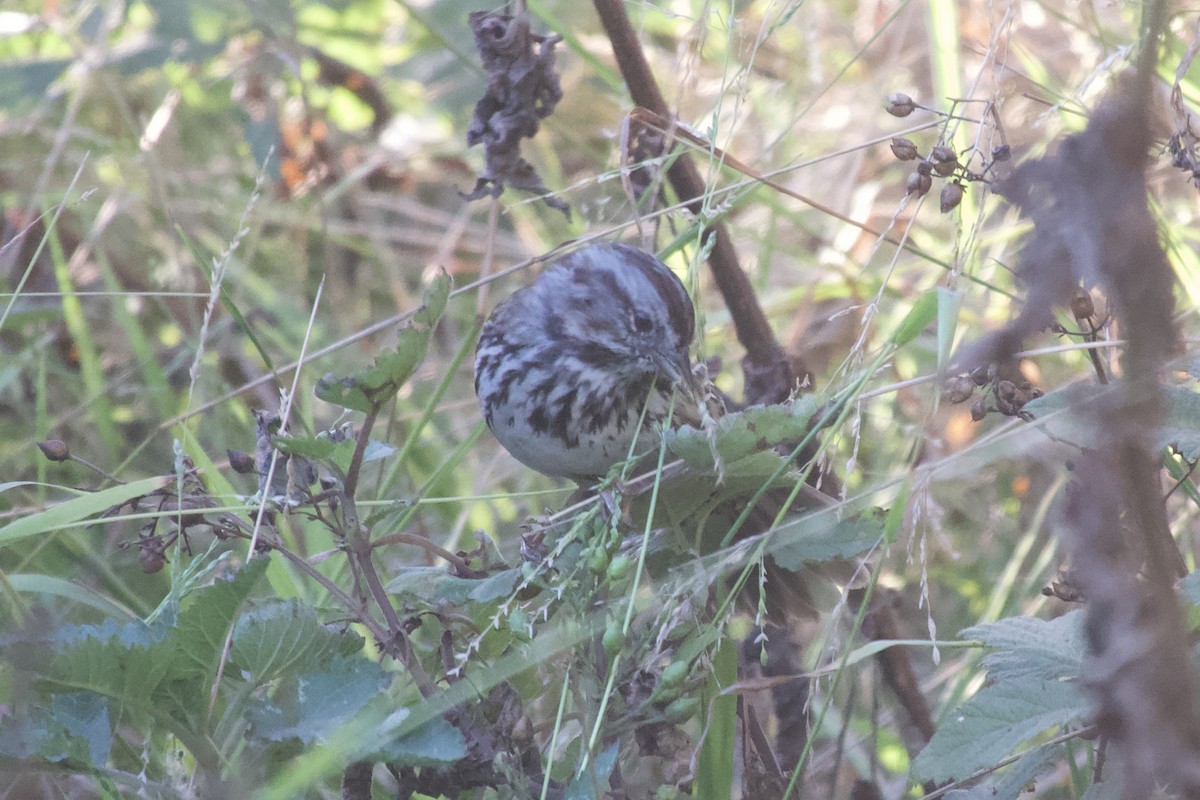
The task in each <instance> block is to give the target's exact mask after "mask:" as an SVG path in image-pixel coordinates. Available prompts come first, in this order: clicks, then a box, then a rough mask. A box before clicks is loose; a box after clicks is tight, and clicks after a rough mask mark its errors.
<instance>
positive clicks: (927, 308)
mask: <svg viewBox="0 0 1200 800" xmlns="http://www.w3.org/2000/svg"><path fill="white" fill-rule="evenodd" d="M939 299H940V295H939V294H938V291H937V290H936V289H933V290H930V291H928V292H925V293H924V294H923V295H921V297H920V299H919V300H917V302H916V304H915V305H913V307H912V309H911V310H910V311H909V312H908V314H907V316H905V317H904V320H903V321H902V322H901V323H900V326H899V327H898V328H896V332H895V333H893V334H892V344H894V345H896V347H903V346H904V345H906V344H908V343H909V342H911V341H912V340H913V339H915V338H917V337H918V336H920V335H921V332H922V331H924V330H925V328H927V327H928V326H929V323H930V322H933V320H934V318H935V317H936V316H937V315H938V308H939V306H940V302H939Z"/></svg>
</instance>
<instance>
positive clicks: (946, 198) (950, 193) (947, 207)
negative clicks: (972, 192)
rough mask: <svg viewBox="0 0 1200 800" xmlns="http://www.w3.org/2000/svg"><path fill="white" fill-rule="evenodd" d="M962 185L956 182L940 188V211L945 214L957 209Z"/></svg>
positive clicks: (961, 196)
mask: <svg viewBox="0 0 1200 800" xmlns="http://www.w3.org/2000/svg"><path fill="white" fill-rule="evenodd" d="M962 198H963V185H962V184H961V183H959V182H958V181H954V182H953V183H947V184H946V185H945V186H943V187H942V196H941V200H940V203H941V209H942V213H943V214H945V213H946V212H947V211H953V210H954V209H956V208H958V204H959V203H961V202H962Z"/></svg>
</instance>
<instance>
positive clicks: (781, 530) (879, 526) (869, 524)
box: [767, 509, 887, 570]
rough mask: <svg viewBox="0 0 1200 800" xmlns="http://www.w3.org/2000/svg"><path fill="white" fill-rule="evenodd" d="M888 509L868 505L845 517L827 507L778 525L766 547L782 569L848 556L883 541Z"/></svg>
mask: <svg viewBox="0 0 1200 800" xmlns="http://www.w3.org/2000/svg"><path fill="white" fill-rule="evenodd" d="M886 523H887V512H886V511H883V510H882V509H871V510H869V511H865V512H863V513H861V514H856V515H854V516H852V517H848V518H846V519H838V518H837V516H836V515H834V514H833V513H832V512H829V511H821V512H817V513H814V514H808V515H806V516H803V517H800V518H799V519H796V520H793V521H791V522H787V523H785V524H783V525H780V526H779V527H778V528H776V529H775V531H774V532H773V533H772V534H771V544H770V545H769V546H768V548H767V551H768V552H769V553H770V554H771V557H772V558H774V559H775V561H776V563H778V564H779V566H781V567H783V568H784V569H791V570H796V569H800V568H801V567H802V566H804V565H805V564H815V563H819V562H822V561H829V560H831V559H834V558H849V557H850V556H855V555H858V554H859V553H863V552H865V551H867V550H869V549H870V548H872V547H874V546H876V545H877V544H879V543H880V542H882V541H883V538H884V529H885V526H886Z"/></svg>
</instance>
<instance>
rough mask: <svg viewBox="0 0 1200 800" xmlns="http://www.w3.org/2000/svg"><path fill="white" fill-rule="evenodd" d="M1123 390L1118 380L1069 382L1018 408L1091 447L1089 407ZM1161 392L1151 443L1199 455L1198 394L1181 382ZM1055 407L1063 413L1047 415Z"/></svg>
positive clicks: (1188, 455) (1063, 436) (1189, 457)
mask: <svg viewBox="0 0 1200 800" xmlns="http://www.w3.org/2000/svg"><path fill="white" fill-rule="evenodd" d="M1123 390H1124V385H1123V384H1122V383H1121V382H1120V381H1115V382H1113V383H1110V384H1109V385H1108V386H1103V387H1102V386H1092V385H1084V384H1073V385H1071V386H1067V387H1064V388H1062V389H1058V390H1056V391H1053V392H1050V393H1049V394H1046V395H1043V396H1042V397H1039V398H1037V399H1035V400H1030V401H1029V402H1028V403H1026V404H1025V406H1024V407H1023V409H1022V410H1024V411H1027V412H1029V413H1030V414H1032V415H1033V416H1034V418H1035V419H1039V420H1047V421H1046V422H1045V425H1046V430H1047V431H1048V432H1049V433H1051V434H1052V435H1053V436H1055V437H1056V438H1060V439H1064V440H1065V441H1067V442H1070V443H1073V444H1076V445H1079V446H1081V447H1094V446H1096V445H1097V444H1098V439H1097V432H1096V426H1095V424H1094V417H1093V415H1092V414H1091V413H1090V412H1091V410H1092V409H1095V408H1096V403H1097V402H1098V400H1099V399H1100V397H1101V396H1102V395H1106V394H1108V393H1109V392H1119V391H1123ZM1163 396H1164V398H1165V401H1166V411H1167V413H1166V419H1164V421H1163V424H1162V425H1161V426H1160V427H1159V428H1158V431H1157V433H1156V435H1155V441H1154V446H1155V447H1168V446H1170V447H1174V448H1175V449H1176V450H1177V451H1178V452H1179V453H1180V455H1182V456H1183V457H1184V458H1185V459H1187V460H1188V461H1194V460H1196V459H1198V458H1200V394H1198V393H1196V392H1193V391H1191V390H1190V389H1187V388H1185V387H1182V386H1167V387H1165V388H1164V389H1163ZM1068 409H1069V410H1068ZM1058 411H1064V412H1066V413H1062V414H1058V415H1057V416H1054V417H1053V418H1050V416H1051V415H1052V414H1054V413H1055V412H1058ZM1048 418H1049V419H1048Z"/></svg>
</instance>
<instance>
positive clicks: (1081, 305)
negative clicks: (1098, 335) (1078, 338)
mask: <svg viewBox="0 0 1200 800" xmlns="http://www.w3.org/2000/svg"><path fill="white" fill-rule="evenodd" d="M1071 313H1072V314H1074V315H1075V319H1078V320H1084V319H1088V318H1090V317H1091V316H1092V315H1093V314H1095V313H1096V305H1095V304H1094V303H1093V302H1092V296H1091V294H1089V293H1088V292H1087V291H1086V290H1085V289H1084V288H1083V287H1082V286H1077V287H1075V296H1074V297H1072V298H1071Z"/></svg>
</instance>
